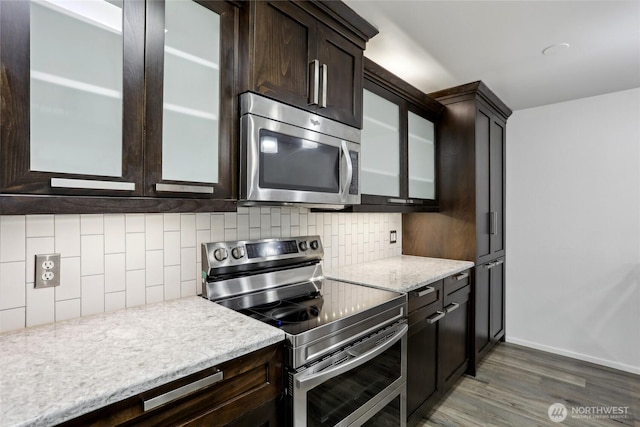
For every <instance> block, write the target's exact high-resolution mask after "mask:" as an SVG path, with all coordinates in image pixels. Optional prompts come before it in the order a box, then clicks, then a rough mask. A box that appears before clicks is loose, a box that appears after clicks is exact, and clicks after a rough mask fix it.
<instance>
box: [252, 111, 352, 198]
mask: <svg viewBox="0 0 640 427" xmlns="http://www.w3.org/2000/svg"><path fill="white" fill-rule="evenodd" d="M359 152H360V145H359V144H356V143H354V142H350V141H346V140H342V139H339V138H334V137H332V136H328V135H325V134H323V133H320V132H315V131H313V130H309V129H304V128H300V127H297V126H292V125H289V124H286V123H282V122H279V121H276V120H271V119H268V118H265V117H261V116H257V115H253V114H246V115H244V116H242V119H241V146H240V165H241V166H240V168H241V169H240V178H241V183H240V199H242V200H243V201H248V202H284V203H307V204H333V205H345V204H359V203H360V192H359V188H358V182H359V179H358V174H359V172H358V171H359V168H358V159H359Z"/></svg>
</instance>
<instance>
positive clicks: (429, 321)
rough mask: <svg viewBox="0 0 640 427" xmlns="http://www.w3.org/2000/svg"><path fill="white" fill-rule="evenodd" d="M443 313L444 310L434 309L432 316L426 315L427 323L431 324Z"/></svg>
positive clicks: (440, 317) (442, 315) (441, 316)
mask: <svg viewBox="0 0 640 427" xmlns="http://www.w3.org/2000/svg"><path fill="white" fill-rule="evenodd" d="M444 315H445V312H444V311H436V314H434V315H433V316H430V317H427V323H428V324H430V325H433V324H434V323H436V322H437V321H438V320H440V319H442V318H443V317H444Z"/></svg>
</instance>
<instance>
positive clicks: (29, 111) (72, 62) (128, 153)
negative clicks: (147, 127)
mask: <svg viewBox="0 0 640 427" xmlns="http://www.w3.org/2000/svg"><path fill="white" fill-rule="evenodd" d="M0 20H1V21H0V31H1V46H0V48H1V52H2V56H1V59H2V69H3V73H2V74H3V75H2V79H3V80H2V85H3V91H2V104H3V131H2V147H1V150H2V158H3V164H4V165H5V167H4V168H2V187H3V191H5V192H35V193H39V192H43V193H46V192H53V193H55V192H63V193H64V192H65V191H67V190H69V191H74V190H73V189H84V190H87V191H89V192H90V191H93V190H96V191H107V192H116V193H123V192H124V193H125V194H129V195H131V194H136V193H139V192H140V191H141V188H140V186H139V185H137V184H138V183H139V182H140V178H139V176H138V174H139V173H141V172H140V171H139V169H140V168H139V164H140V161H139V159H140V157H139V156H140V153H141V146H142V123H141V122H140V121H139V120H138V121H137V122H136V114H137V113H139V112H140V111H141V108H142V105H143V97H142V95H143V81H144V75H143V73H142V72H141V71H136V70H142V65H143V63H144V32H136V31H135V27H136V26H139V28H144V4H143V3H140V2H123V0H31V1H26V0H25V1H21V2H20V1H17V2H13V1H10V2H9V1H7V2H5V1H2V2H0ZM125 22H126V23H128V25H125V24H124V23H125ZM125 141H126V142H125ZM123 158H127V159H129V161H130V162H131V164H134V165H135V163H136V162H138V164H137V165H136V166H138V167H136V168H133V167H131V166H130V165H129V164H126V163H125V162H123ZM6 159H11V165H10V166H9V167H7V162H6ZM136 169H137V170H136Z"/></svg>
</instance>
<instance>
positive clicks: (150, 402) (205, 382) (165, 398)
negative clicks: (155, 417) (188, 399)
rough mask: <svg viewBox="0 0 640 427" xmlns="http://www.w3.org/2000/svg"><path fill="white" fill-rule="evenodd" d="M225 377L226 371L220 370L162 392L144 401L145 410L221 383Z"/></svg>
mask: <svg viewBox="0 0 640 427" xmlns="http://www.w3.org/2000/svg"><path fill="white" fill-rule="evenodd" d="M223 379H224V372H223V371H218V372H216V373H215V374H213V375H209V376H208V377H204V378H202V379H200V380H198V381H194V382H192V383H189V384H187V385H184V386H182V387H180V388H177V389H175V390H171V391H170V392H167V393H164V394H161V395H160V396H156V397H154V398H152V399H147V400H145V401H144V402H143V406H144V411H145V412H146V411H150V410H152V409H155V408H157V407H158V406H161V405H164V404H165V403H169V402H173V401H174V400H177V399H180V398H181V397H184V396H186V395H188V394H191V393H193V392H195V391H198V390H202V389H203V388H205V387H209V386H210V385H213V384H215V383H219V382H220V381H222V380H223Z"/></svg>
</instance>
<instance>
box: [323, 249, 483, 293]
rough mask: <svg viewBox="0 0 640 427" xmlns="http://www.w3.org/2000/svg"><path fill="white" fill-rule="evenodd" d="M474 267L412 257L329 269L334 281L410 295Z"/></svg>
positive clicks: (435, 259)
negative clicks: (414, 291) (410, 292)
mask: <svg viewBox="0 0 640 427" xmlns="http://www.w3.org/2000/svg"><path fill="white" fill-rule="evenodd" d="M473 266H474V263H473V262H471V261H457V260H452V259H443V258H426V257H417V256H409V255H401V256H397V257H391V258H385V259H381V260H377V261H372V262H365V263H362V264H355V265H350V266H346V267H338V268H332V269H325V272H324V275H325V277H328V278H330V279H336V280H341V281H343V282H350V283H356V284H360V285H367V286H371V287H374V288H380V289H385V290H388V291H397V292H409V291H413V290H415V289H418V288H421V287H423V286H425V285H428V284H430V283H433V282H436V281H438V280H440V279H444V278H445V277H448V276H451V275H452V274H456V273H459V272H461V271H464V270H466V269H468V268H471V267H473Z"/></svg>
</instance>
